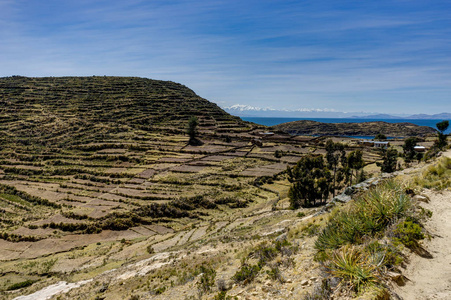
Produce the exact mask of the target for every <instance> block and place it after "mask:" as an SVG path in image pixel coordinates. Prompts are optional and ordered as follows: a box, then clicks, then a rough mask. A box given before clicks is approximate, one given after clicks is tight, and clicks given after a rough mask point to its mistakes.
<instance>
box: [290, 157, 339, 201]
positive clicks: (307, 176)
mask: <svg viewBox="0 0 451 300" xmlns="http://www.w3.org/2000/svg"><path fill="white" fill-rule="evenodd" d="M287 174H288V180H289V181H290V182H291V183H292V185H291V187H290V190H289V192H288V196H289V198H290V204H291V208H293V209H296V208H299V207H301V206H302V207H311V206H314V205H316V204H317V200H320V201H321V203H322V202H325V201H326V200H327V198H328V196H329V194H330V181H331V174H330V171H329V170H328V169H327V167H326V166H325V164H324V159H323V156H322V155H320V156H314V155H307V156H304V157H302V158H301V159H300V160H299V161H298V163H297V164H296V165H295V166H294V167H293V168H289V167H288V168H287Z"/></svg>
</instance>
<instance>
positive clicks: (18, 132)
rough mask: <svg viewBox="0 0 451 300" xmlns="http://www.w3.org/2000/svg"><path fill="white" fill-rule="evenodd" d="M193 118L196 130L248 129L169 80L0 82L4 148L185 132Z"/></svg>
mask: <svg viewBox="0 0 451 300" xmlns="http://www.w3.org/2000/svg"><path fill="white" fill-rule="evenodd" d="M191 116H196V117H198V119H199V123H200V128H202V129H204V130H209V131H211V132H213V131H215V130H219V131H220V130H221V127H226V128H227V130H228V131H230V130H231V129H232V128H233V127H238V128H239V127H241V129H240V130H242V128H243V127H246V125H245V123H244V122H243V121H241V120H240V119H239V118H237V117H233V116H231V115H230V114H228V113H226V112H224V111H223V110H222V109H221V108H219V107H218V106H217V105H216V104H214V103H212V102H209V101H207V100H205V99H203V98H201V97H199V96H198V95H196V94H195V93H194V92H193V91H192V90H190V89H189V88H187V87H186V86H183V85H181V84H178V83H174V82H171V81H160V80H152V79H145V78H137V77H110V76H105V77H99V76H93V77H42V78H29V77H20V76H13V77H4V78H0V130H2V131H3V133H4V134H5V137H6V140H5V139H4V140H2V142H3V143H8V141H11V139H12V140H14V142H16V143H17V142H20V143H39V144H45V145H63V146H67V145H71V144H76V143H78V144H80V143H87V142H95V141H96V142H98V141H102V140H107V139H108V138H111V137H114V136H117V135H118V133H121V134H122V135H124V133H127V132H128V133H132V132H134V133H135V134H136V132H137V131H139V130H141V131H169V132H177V133H183V132H184V131H185V127H186V122H187V120H188V119H189V118H190V117H191Z"/></svg>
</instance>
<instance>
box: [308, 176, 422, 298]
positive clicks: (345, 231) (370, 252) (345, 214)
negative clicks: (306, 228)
mask: <svg viewBox="0 0 451 300" xmlns="http://www.w3.org/2000/svg"><path fill="white" fill-rule="evenodd" d="M413 220H415V221H413ZM418 220H419V213H418V212H416V210H415V209H414V206H413V204H412V201H411V199H410V197H409V196H408V195H407V194H406V193H405V188H404V187H403V186H402V185H401V184H399V183H397V182H396V181H394V180H388V181H386V182H384V183H383V184H381V185H379V186H377V187H375V188H372V189H370V190H369V191H367V192H365V193H363V194H362V195H360V197H359V198H358V199H356V200H355V201H354V202H352V203H350V204H349V205H347V206H346V207H344V208H342V209H337V210H336V211H335V212H333V213H332V214H331V216H330V217H329V220H328V222H327V224H326V226H325V228H324V229H323V230H322V232H321V233H320V234H319V236H318V239H317V241H316V243H315V248H316V249H317V251H318V252H317V255H316V257H317V259H318V260H319V261H321V262H322V263H323V265H324V267H325V268H326V269H327V270H328V272H329V273H330V274H331V275H332V276H335V277H338V278H340V279H341V284H340V286H338V287H336V288H337V289H342V290H343V291H348V292H349V291H352V292H353V293H355V294H356V295H361V294H364V293H367V292H368V291H371V292H372V293H376V294H378V295H387V293H388V291H387V290H386V288H385V284H384V283H385V282H386V281H387V280H388V279H387V278H386V274H385V272H386V270H387V269H388V270H390V269H392V268H394V267H396V266H397V265H399V264H400V263H401V262H402V261H403V257H402V256H401V255H400V251H399V249H398V248H397V246H396V245H397V244H399V243H402V244H404V245H405V246H406V247H409V248H413V247H414V246H418V241H419V240H421V239H423V238H424V235H423V233H422V228H421V227H420V226H419V224H418V223H417V222H418ZM384 236H385V242H384V243H380V242H379V241H380V240H383V239H384ZM387 236H388V240H387Z"/></svg>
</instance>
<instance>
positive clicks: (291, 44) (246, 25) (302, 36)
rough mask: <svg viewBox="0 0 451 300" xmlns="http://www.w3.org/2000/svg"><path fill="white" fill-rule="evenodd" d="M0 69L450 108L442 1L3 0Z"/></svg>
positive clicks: (388, 109)
mask: <svg viewBox="0 0 451 300" xmlns="http://www.w3.org/2000/svg"><path fill="white" fill-rule="evenodd" d="M0 41H1V42H0V76H10V75H24V76H63V75H77V76H78V75H80V76H82V75H117V76H140V77H147V78H153V79H161V80H171V81H175V82H180V83H182V84H185V85H186V86H188V87H190V88H192V89H193V90H194V91H195V92H196V93H197V94H199V95H200V96H202V97H204V98H206V99H208V100H210V101H213V102H215V103H218V104H219V105H221V106H231V105H233V104H244V105H250V106H257V107H271V108H275V109H282V108H285V109H302V108H307V109H310V108H314V109H320V110H322V109H324V110H336V111H352V112H358V111H365V112H379V113H393V114H397V113H398V114H399V113H406V114H414V113H430V114H432V113H440V112H451V99H450V98H451V55H450V54H451V2H449V1H443V0H442V1H434V0H428V1H416V0H412V1H409V0H391V1H385V0H380V1H361V0H360V1H321V0H317V1H283V0H273V1H266V0H258V1H254V0H248V1H247V0H241V1H235V0H229V1H225V0H224V1H220V0H211V1H191V0H184V1H182V0H180V1H177V0H164V1H163V0H157V1H138V0H128V1H123V0H122V1H116V0H108V1H103V0H101V1H100V0H77V1H64V0H57V1H54V0H46V1H31V0H28V1H25V0H0Z"/></svg>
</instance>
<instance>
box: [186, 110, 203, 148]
mask: <svg viewBox="0 0 451 300" xmlns="http://www.w3.org/2000/svg"><path fill="white" fill-rule="evenodd" d="M197 125H199V121H198V120H197V118H196V117H195V116H192V117H191V118H190V119H189V121H188V128H187V129H186V133H188V135H189V141H188V143H189V144H190V145H199V143H200V141H199V140H198V139H197V138H196V136H197Z"/></svg>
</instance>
